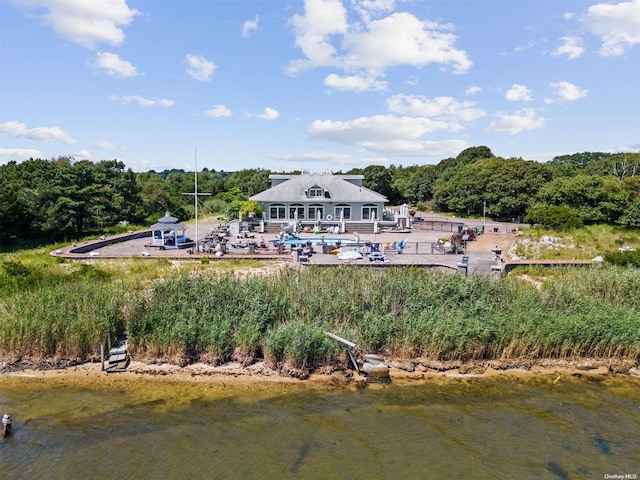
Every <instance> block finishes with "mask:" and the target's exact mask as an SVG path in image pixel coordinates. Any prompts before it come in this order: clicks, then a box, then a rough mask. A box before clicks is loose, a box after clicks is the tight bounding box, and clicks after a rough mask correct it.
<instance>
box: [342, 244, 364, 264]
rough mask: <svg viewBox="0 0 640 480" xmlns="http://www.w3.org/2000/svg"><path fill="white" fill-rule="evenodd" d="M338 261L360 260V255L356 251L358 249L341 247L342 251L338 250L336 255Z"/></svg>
mask: <svg viewBox="0 0 640 480" xmlns="http://www.w3.org/2000/svg"><path fill="white" fill-rule="evenodd" d="M338 260H343V261H351V260H362V253H360V250H358V248H353V247H352V248H348V247H343V248H342V249H340V253H339V254H338Z"/></svg>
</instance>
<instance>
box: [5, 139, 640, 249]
mask: <svg viewBox="0 0 640 480" xmlns="http://www.w3.org/2000/svg"><path fill="white" fill-rule="evenodd" d="M271 173H276V172H271V171H270V170H265V169H260V168H255V169H245V170H240V171H237V172H224V171H215V170H211V171H210V170H207V169H204V170H203V171H200V172H198V173H197V175H198V191H199V192H207V193H210V194H211V196H209V197H206V200H201V203H202V205H203V209H204V210H205V211H208V212H211V213H221V214H225V215H227V216H228V217H235V216H237V214H238V213H239V212H243V213H244V212H249V211H258V210H259V208H258V206H257V205H255V204H253V203H252V202H249V201H248V199H249V197H251V196H252V195H254V194H257V193H259V192H261V191H263V190H266V189H267V188H269V178H268V177H269V175H270V174H271ZM336 173H338V174H340V173H343V172H336ZM344 173H345V174H362V175H363V176H364V182H363V184H364V186H365V187H367V188H370V189H372V190H374V191H376V192H378V193H380V194H382V195H385V196H386V197H387V198H388V200H389V204H391V205H397V204H402V203H408V204H411V205H412V206H414V207H415V208H416V209H418V210H433V211H439V212H451V213H455V214H457V215H462V216H480V215H483V214H486V215H487V216H488V217H490V218H496V219H519V220H524V221H527V222H531V223H539V224H543V225H546V226H549V227H552V228H557V229H569V228H575V227H579V226H581V225H585V224H594V223H608V224H619V225H622V226H626V227H632V228H637V227H640V153H620V154H610V153H602V152H584V153H576V154H573V155H563V156H557V157H554V158H553V159H552V160H551V161H549V162H546V163H540V162H536V161H531V160H524V159H522V158H502V157H496V156H494V155H493V153H492V152H491V150H490V149H489V148H488V147H485V146H479V147H471V148H468V149H466V150H464V151H462V152H461V153H460V154H459V155H458V156H456V157H455V158H446V159H443V160H441V161H440V162H439V163H437V164H435V165H412V166H407V167H403V166H395V165H391V166H389V167H385V166H381V165H370V166H368V167H365V168H362V169H352V170H349V171H347V172H344ZM193 189H194V173H193V172H185V171H184V170H165V171H162V172H156V171H149V172H139V173H136V172H133V171H132V170H131V169H130V168H126V167H125V165H124V163H123V162H122V161H119V160H102V161H99V162H96V163H94V162H91V161H88V160H80V161H74V159H73V158H70V157H59V158H57V159H52V160H45V159H29V160H27V161H24V162H20V163H17V162H15V161H12V162H9V163H8V164H5V165H0V245H6V244H8V243H15V242H22V241H33V240H35V241H41V242H52V241H60V240H72V239H80V238H82V237H83V236H85V235H87V234H93V233H97V232H103V231H108V230H107V229H109V228H112V227H113V226H114V225H117V224H118V223H119V222H121V223H125V224H138V225H150V224H151V223H154V222H155V221H156V220H157V219H158V218H159V217H161V216H162V215H164V213H165V212H166V211H169V212H170V213H171V214H172V215H173V216H176V217H178V218H179V219H181V220H186V219H188V218H192V217H193V215H194V206H193V196H187V195H184V194H185V193H193Z"/></svg>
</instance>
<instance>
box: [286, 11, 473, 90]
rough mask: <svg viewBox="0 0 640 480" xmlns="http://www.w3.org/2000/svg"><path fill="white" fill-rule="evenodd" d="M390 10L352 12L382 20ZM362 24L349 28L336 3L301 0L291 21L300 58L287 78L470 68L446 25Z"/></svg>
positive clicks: (404, 18)
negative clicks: (307, 73) (328, 70)
mask: <svg viewBox="0 0 640 480" xmlns="http://www.w3.org/2000/svg"><path fill="white" fill-rule="evenodd" d="M393 5H394V3H393V2H390V1H389V2H387V1H379V2H378V1H372V2H367V1H364V2H356V10H357V11H359V12H360V13H361V14H362V13H363V12H364V11H367V12H369V13H371V12H375V13H376V14H381V13H385V12H386V11H388V10H389V9H391V8H393ZM363 18H364V22H359V23H353V24H350V23H349V21H348V15H347V11H346V9H345V8H344V6H343V5H342V2H340V1H339V0H306V1H305V10H304V14H303V15H294V16H293V17H292V19H291V25H292V26H293V29H294V33H295V36H296V45H297V46H298V47H299V48H300V49H301V50H302V53H303V54H304V57H305V58H303V59H298V60H295V61H293V62H291V63H290V64H289V66H288V69H287V71H288V73H290V74H296V73H300V72H302V71H304V70H309V69H313V68H317V67H335V68H339V69H343V70H345V71H348V72H349V73H350V74H351V75H352V74H353V73H354V72H356V73H357V74H358V76H360V77H363V78H369V77H372V76H373V77H375V76H380V75H384V72H385V70H386V69H388V68H391V67H395V66H400V65H411V66H414V67H417V68H420V67H423V66H425V65H428V64H431V63H437V64H442V65H447V66H450V67H451V68H452V69H453V71H454V72H455V73H462V72H466V71H467V70H468V69H469V68H471V65H472V62H471V60H469V58H468V56H467V54H466V52H465V51H463V50H459V49H457V48H455V41H456V37H455V35H453V34H451V33H450V30H451V29H452V27H451V25H445V24H439V23H437V22H428V21H421V20H420V19H418V18H417V17H415V16H414V15H412V14H409V13H393V14H391V15H389V16H386V17H384V18H380V19H376V20H369V15H368V14H367V15H364V16H363ZM360 72H365V73H364V74H363V73H360Z"/></svg>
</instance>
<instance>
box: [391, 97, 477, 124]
mask: <svg viewBox="0 0 640 480" xmlns="http://www.w3.org/2000/svg"><path fill="white" fill-rule="evenodd" d="M475 105H476V102H470V101H465V102H457V101H456V100H455V99H454V98H452V97H436V98H428V97H423V96H416V95H404V94H399V95H393V96H392V97H390V98H389V99H388V100H387V109H388V110H389V111H390V112H392V113H398V114H405V115H413V116H420V117H433V118H438V119H441V120H444V121H462V122H471V121H473V120H477V119H478V118H482V117H484V116H485V115H486V113H485V112H484V111H482V110H480V109H478V108H475Z"/></svg>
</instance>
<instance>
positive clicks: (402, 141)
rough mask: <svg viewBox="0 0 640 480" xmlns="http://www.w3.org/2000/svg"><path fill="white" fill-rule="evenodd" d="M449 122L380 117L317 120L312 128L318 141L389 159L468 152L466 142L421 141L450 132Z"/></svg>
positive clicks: (311, 131)
mask: <svg viewBox="0 0 640 480" xmlns="http://www.w3.org/2000/svg"><path fill="white" fill-rule="evenodd" d="M448 126H449V124H448V123H447V122H442V121H437V120H431V119H428V118H424V117H419V118H417V117H407V116H403V117H398V116H395V115H376V116H373V117H360V118H356V119H354V120H350V121H346V122H341V121H332V120H316V121H314V122H313V123H311V125H309V127H308V130H307V131H308V133H309V135H310V136H311V137H313V138H315V139H320V140H325V141H331V142H336V143H342V144H345V145H356V146H360V147H362V148H364V149H365V150H367V151H370V152H375V153H383V154H387V155H402V156H433V155H440V154H444V155H449V154H453V153H456V152H460V151H461V150H464V148H467V146H468V145H467V142H466V141H464V140H443V141H427V140H423V139H421V137H423V136H424V135H426V134H429V133H432V132H434V131H436V130H441V129H446V128H447V127H448Z"/></svg>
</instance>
